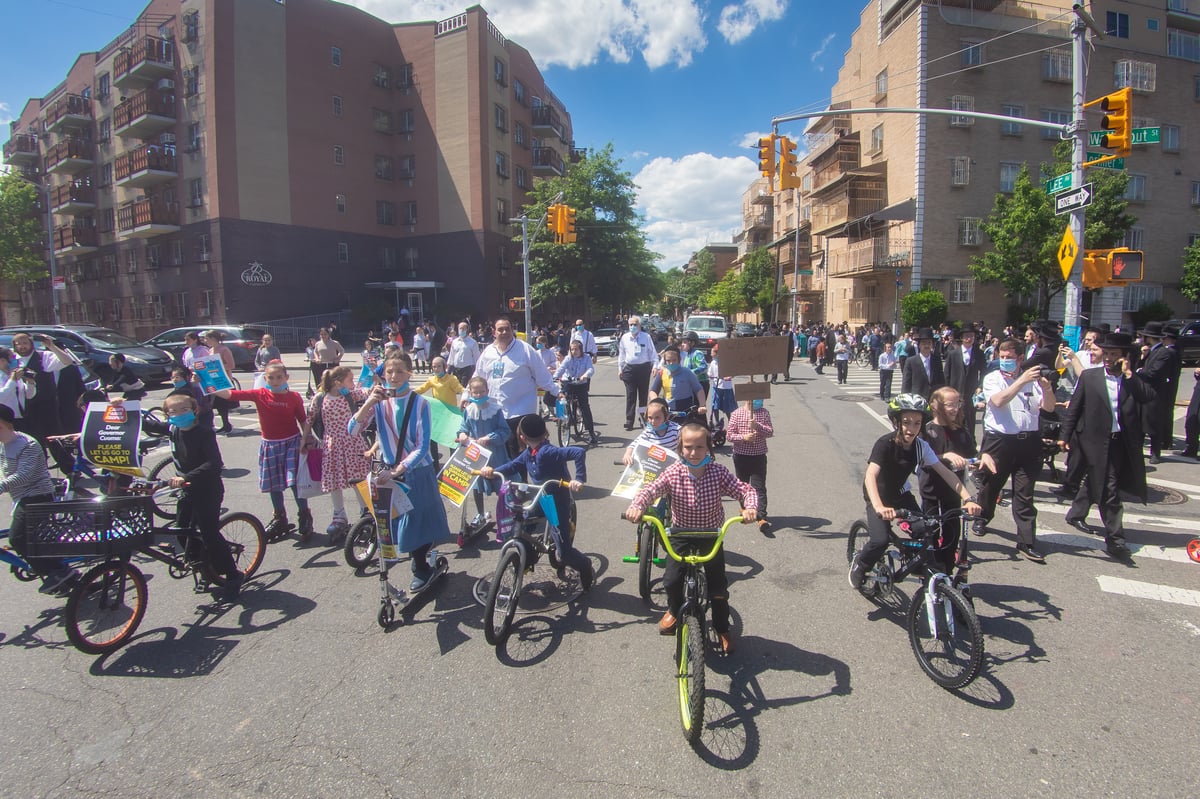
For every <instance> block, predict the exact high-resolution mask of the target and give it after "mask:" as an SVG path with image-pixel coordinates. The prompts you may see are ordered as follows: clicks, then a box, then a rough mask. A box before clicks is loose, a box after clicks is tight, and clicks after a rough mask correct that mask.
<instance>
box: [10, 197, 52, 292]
mask: <svg viewBox="0 0 1200 799" xmlns="http://www.w3.org/2000/svg"><path fill="white" fill-rule="evenodd" d="M38 194H39V191H38V188H37V187H36V186H34V185H33V184H31V183H28V182H27V181H25V180H22V179H21V178H19V177H17V176H16V175H11V174H0V279H3V280H34V279H37V278H42V277H45V276H46V274H47V269H46V262H45V260H44V259H43V257H42V250H43V248H44V247H45V228H44V227H43V226H42V221H41V218H40V213H44V211H43V212H39V211H38Z"/></svg>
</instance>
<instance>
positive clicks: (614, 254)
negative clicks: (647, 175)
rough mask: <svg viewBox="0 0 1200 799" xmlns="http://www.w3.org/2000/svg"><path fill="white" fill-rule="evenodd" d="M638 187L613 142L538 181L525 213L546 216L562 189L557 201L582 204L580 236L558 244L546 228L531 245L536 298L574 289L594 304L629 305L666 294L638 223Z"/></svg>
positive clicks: (571, 293)
mask: <svg viewBox="0 0 1200 799" xmlns="http://www.w3.org/2000/svg"><path fill="white" fill-rule="evenodd" d="M636 189H637V187H636V186H635V185H634V183H633V180H632V178H631V177H630V175H629V173H628V172H625V171H623V170H621V168H620V162H619V161H618V160H616V159H614V157H613V153H612V145H611V144H608V145H606V146H605V147H604V148H603V149H600V150H596V151H594V152H592V153H590V154H589V155H587V156H586V157H584V158H583V159H581V160H579V161H576V162H574V163H572V164H571V165H570V166H569V167H568V168H567V172H566V175H564V176H563V177H560V178H551V179H548V180H541V181H537V182H536V183H534V186H533V188H532V189H531V190H530V192H529V204H528V205H526V206H525V213H526V214H528V215H529V217H530V218H531V219H538V218H540V217H541V216H542V214H544V213H545V211H546V208H547V206H549V205H551V204H552V203H554V202H555V198H556V197H558V196H559V194H560V193H561V194H562V199H561V200H559V202H562V203H565V204H567V205H569V206H570V207H572V208H574V209H575V211H576V233H577V240H576V241H575V243H574V244H565V245H564V244H555V243H554V242H553V237H552V236H548V235H546V234H545V232H543V234H542V235H541V236H540V237H539V239H538V241H536V242H535V243H534V244H533V245H532V246H531V247H530V263H529V270H530V276H529V277H530V292H531V293H532V295H533V296H532V297H531V298H530V300H531V301H532V302H533V303H535V304H536V303H541V302H546V301H548V300H553V299H555V298H558V297H572V296H574V297H580V298H582V300H583V303H584V307H586V308H589V309H591V308H626V307H634V306H639V305H642V304H643V303H645V302H647V301H653V300H657V299H658V298H659V297H661V296H662V294H663V290H664V288H665V285H666V281H665V279H664V277H663V274H662V272H660V271H659V270H658V268H657V267H656V266H655V264H654V262H655V260H656V259H657V255H656V254H655V253H653V252H651V251H650V250H649V249H647V247H646V238H645V235H644V234H643V233H642V231H641V229H640V224H641V217H640V216H639V215H638V213H637V211H636V210H635V208H634V201H635V200H636Z"/></svg>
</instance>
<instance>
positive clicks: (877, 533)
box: [858, 492, 921, 571]
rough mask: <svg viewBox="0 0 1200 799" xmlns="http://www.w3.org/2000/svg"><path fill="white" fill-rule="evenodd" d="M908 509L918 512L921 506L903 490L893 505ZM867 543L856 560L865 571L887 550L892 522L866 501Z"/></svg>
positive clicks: (897, 507) (871, 567)
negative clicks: (896, 502)
mask: <svg viewBox="0 0 1200 799" xmlns="http://www.w3.org/2000/svg"><path fill="white" fill-rule="evenodd" d="M901 508H903V509H904V510H910V511H912V512H913V513H920V512H921V507H920V506H919V505H918V504H917V499H916V497H914V496H913V495H912V494H910V493H908V492H905V493H904V494H902V495H901V496H900V502H899V503H898V504H897V505H896V506H895V509H896V510H900V509H901ZM866 522H867V545H866V546H864V547H863V548H862V551H861V552H859V555H858V562H859V563H861V564H862V565H863V568H865V569H866V570H867V571H870V570H871V569H873V568H874V567H875V564H876V563H878V562H879V557H880V556H881V555H882V554H883V553H884V552H885V551H886V550H887V548H888V542H889V541H891V535H890V531H891V529H892V523H891V522H889V521H885V520H884V519H883V518H882V517H881V516H880V515H879V514H878V513H876V512H875V508H873V507H871V503H870V502H868V503H867V516H866Z"/></svg>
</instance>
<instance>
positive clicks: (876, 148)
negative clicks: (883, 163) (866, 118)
mask: <svg viewBox="0 0 1200 799" xmlns="http://www.w3.org/2000/svg"><path fill="white" fill-rule="evenodd" d="M881 152H883V123H882V122H880V123H879V124H878V125H876V126H875V127H873V128H871V149H870V150H869V151H868V155H875V154H877V153H881Z"/></svg>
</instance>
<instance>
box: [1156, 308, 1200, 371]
mask: <svg viewBox="0 0 1200 799" xmlns="http://www.w3.org/2000/svg"><path fill="white" fill-rule="evenodd" d="M1164 324H1166V325H1176V326H1178V327H1179V340H1178V341H1176V342H1175V346H1176V347H1178V348H1179V355H1180V357H1181V358H1182V359H1183V362H1184V363H1185V364H1187V365H1189V366H1190V365H1192V364H1195V363H1200V319H1172V320H1171V321H1170V322H1164ZM1184 385H1185V386H1186V385H1187V383H1184Z"/></svg>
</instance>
